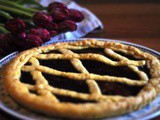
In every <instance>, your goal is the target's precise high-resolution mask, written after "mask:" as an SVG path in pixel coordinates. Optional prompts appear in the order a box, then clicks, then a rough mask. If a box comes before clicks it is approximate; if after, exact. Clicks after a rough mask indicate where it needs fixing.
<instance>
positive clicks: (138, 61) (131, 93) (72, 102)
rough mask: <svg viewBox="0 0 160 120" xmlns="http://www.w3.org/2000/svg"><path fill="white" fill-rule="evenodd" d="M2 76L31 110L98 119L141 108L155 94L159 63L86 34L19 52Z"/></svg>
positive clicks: (159, 86) (158, 89)
mask: <svg viewBox="0 0 160 120" xmlns="http://www.w3.org/2000/svg"><path fill="white" fill-rule="evenodd" d="M59 61H62V63H65V64H67V65H64V64H61V63H59ZM66 61H68V62H66ZM71 66H72V67H71ZM108 66H109V67H108ZM87 68H88V69H87ZM3 80H4V83H5V88H6V90H7V91H8V93H9V94H10V95H11V96H12V97H13V98H14V99H15V100H16V101H17V102H18V103H20V104H21V105H23V106H25V107H27V108H29V109H30V110H33V111H37V112H40V113H44V114H47V115H51V116H55V117H61V118H77V119H83V118H85V119H86V118H88V119H93V118H103V117H111V116H116V115H121V114H124V113H129V112H132V111H134V110H137V109H140V108H141V107H143V106H146V105H147V104H148V103H150V102H151V101H152V100H153V99H154V98H156V97H157V95H158V94H159V92H160V62H159V61H158V59H157V58H156V57H154V56H152V55H150V54H148V53H145V52H143V51H141V50H139V49H137V48H135V47H132V46H128V45H123V44H121V43H115V42H104V41H98V40H93V39H88V40H83V41H77V42H68V43H67V42H66V43H56V44H52V45H48V46H44V47H39V48H34V49H31V50H27V51H24V52H22V53H20V54H19V55H18V56H17V57H16V58H15V59H14V60H13V61H11V62H10V63H9V64H8V65H7V66H6V68H5V70H4V72H3Z"/></svg>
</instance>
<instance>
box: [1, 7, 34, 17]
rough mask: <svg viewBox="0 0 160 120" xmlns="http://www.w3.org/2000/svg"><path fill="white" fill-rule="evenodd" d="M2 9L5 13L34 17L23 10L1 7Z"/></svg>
mask: <svg viewBox="0 0 160 120" xmlns="http://www.w3.org/2000/svg"><path fill="white" fill-rule="evenodd" d="M0 9H1V10H4V11H8V12H11V13H14V14H18V15H24V16H26V17H30V18H31V17H32V14H30V13H27V12H24V11H22V10H18V9H15V8H11V7H7V6H3V5H0Z"/></svg>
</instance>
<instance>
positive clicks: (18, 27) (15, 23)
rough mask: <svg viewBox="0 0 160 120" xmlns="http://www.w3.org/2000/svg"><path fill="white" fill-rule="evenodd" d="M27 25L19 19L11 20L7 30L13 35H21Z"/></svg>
mask: <svg viewBox="0 0 160 120" xmlns="http://www.w3.org/2000/svg"><path fill="white" fill-rule="evenodd" d="M25 27H26V25H25V23H24V22H23V20H21V19H19V18H15V19H10V20H9V21H8V22H7V23H6V24H5V28H6V29H7V30H8V31H10V32H11V33H21V32H23V31H24V29H25Z"/></svg>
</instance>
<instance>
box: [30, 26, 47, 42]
mask: <svg viewBox="0 0 160 120" xmlns="http://www.w3.org/2000/svg"><path fill="white" fill-rule="evenodd" d="M30 34H32V35H36V36H39V37H40V38H41V40H42V41H43V42H47V41H49V40H50V33H49V32H48V30H46V29H43V28H37V29H30Z"/></svg>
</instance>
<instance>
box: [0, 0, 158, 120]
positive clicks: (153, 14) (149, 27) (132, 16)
mask: <svg viewBox="0 0 160 120" xmlns="http://www.w3.org/2000/svg"><path fill="white" fill-rule="evenodd" d="M80 4H81V5H82V6H84V7H86V8H88V9H90V10H91V11H92V12H93V13H95V14H96V15H97V16H98V17H99V18H100V19H101V21H102V23H103V24H104V30H103V31H102V32H100V33H90V34H88V35H86V36H85V37H95V38H109V39H118V40H123V41H127V42H132V43H136V44H140V45H143V46H146V47H149V48H151V49H154V50H156V51H158V52H160V4H159V3H106V2H104V1H103V2H93V3H91V2H81V3H80ZM8 119H11V116H9V115H7V114H6V113H4V112H3V111H0V120H8ZM158 119H160V116H159V117H157V118H155V119H154V120H158Z"/></svg>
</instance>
